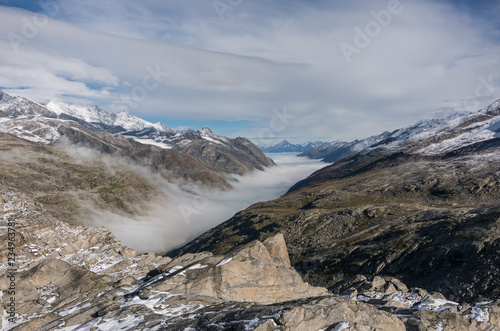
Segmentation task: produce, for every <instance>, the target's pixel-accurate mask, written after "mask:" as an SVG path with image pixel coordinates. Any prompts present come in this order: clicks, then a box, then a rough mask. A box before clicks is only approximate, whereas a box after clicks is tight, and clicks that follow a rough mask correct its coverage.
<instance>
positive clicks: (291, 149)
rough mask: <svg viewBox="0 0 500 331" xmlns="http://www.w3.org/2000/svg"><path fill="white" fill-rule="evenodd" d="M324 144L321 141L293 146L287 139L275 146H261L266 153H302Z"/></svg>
mask: <svg viewBox="0 0 500 331" xmlns="http://www.w3.org/2000/svg"><path fill="white" fill-rule="evenodd" d="M322 144H324V142H321V141H315V142H308V143H303V144H292V143H290V142H288V141H287V140H286V139H284V140H283V141H281V142H279V143H277V144H275V145H259V147H260V149H262V150H263V151H264V152H265V153H301V152H305V151H307V150H310V149H313V148H315V147H317V146H320V145H322Z"/></svg>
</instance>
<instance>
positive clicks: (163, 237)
mask: <svg viewBox="0 0 500 331" xmlns="http://www.w3.org/2000/svg"><path fill="white" fill-rule="evenodd" d="M271 156H272V157H273V158H274V160H275V162H276V163H277V164H278V165H279V166H278V167H273V168H268V169H266V170H265V171H256V172H254V173H253V174H250V175H245V176H238V177H235V178H234V179H235V180H237V182H234V184H233V186H234V190H231V191H229V192H214V191H210V192H206V191H200V190H199V188H196V187H191V188H190V189H189V190H186V187H182V188H181V187H180V186H178V185H175V184H172V183H166V182H165V181H164V180H162V179H161V178H155V179H154V183H155V185H156V186H157V187H158V188H159V189H160V190H161V191H162V192H163V193H164V194H165V195H166V196H167V198H168V202H167V203H162V204H158V203H152V204H151V205H150V207H149V212H148V213H147V215H144V216H136V217H129V216H124V215H118V214H114V213H111V212H109V211H98V210H95V209H94V211H93V212H92V213H91V214H90V215H88V217H86V218H85V219H87V220H88V223H87V224H86V225H91V226H105V227H107V228H108V229H110V230H111V231H112V232H113V234H114V235H115V236H116V237H117V238H118V239H119V240H121V241H122V243H123V244H124V245H126V246H129V247H132V248H133V249H135V250H137V251H139V252H149V251H155V252H157V253H165V252H166V251H169V250H171V249H173V248H176V247H178V246H180V245H182V244H184V243H186V242H188V241H190V240H192V239H194V238H195V237H196V236H198V235H200V234H201V233H203V232H205V231H207V230H209V229H211V228H212V227H214V226H216V225H218V224H220V223H222V222H224V221H225V220H227V219H229V218H230V217H231V216H233V215H234V214H235V213H237V212H238V211H240V210H243V209H245V208H247V207H248V206H250V205H251V204H253V203H256V202H259V201H267V200H271V199H275V198H277V197H279V196H280V195H282V194H284V193H285V192H286V191H287V190H288V189H289V188H290V187H291V186H292V185H293V184H295V183H296V182H297V181H299V180H300V179H303V178H305V177H307V176H308V175H310V174H311V173H312V172H314V171H315V170H318V169H320V168H322V167H324V166H326V164H325V163H323V162H320V161H318V160H309V159H307V158H298V157H296V156H295V155H292V154H274V155H271ZM143 175H144V176H146V177H147V176H152V175H151V174H147V173H143Z"/></svg>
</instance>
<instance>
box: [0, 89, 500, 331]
mask: <svg viewBox="0 0 500 331" xmlns="http://www.w3.org/2000/svg"><path fill="white" fill-rule="evenodd" d="M155 145H157V146H155ZM158 145H159V146H158ZM284 145H286V143H285V144H284ZM160 146H161V147H160ZM313 151H314V152H313ZM310 153H311V154H310V155H309V156H310V157H318V158H324V159H325V160H327V159H328V160H330V162H334V163H333V164H331V165H326V166H325V167H324V168H322V169H320V170H318V171H316V172H315V173H313V174H311V175H310V176H309V177H307V178H305V179H303V180H301V181H300V182H298V183H296V184H295V185H294V186H293V187H292V188H290V190H289V191H288V192H287V193H286V194H284V195H283V196H281V197H280V198H278V199H275V200H272V201H267V202H259V203H256V204H254V205H252V206H250V207H248V208H247V209H245V210H242V211H240V212H238V213H237V214H235V215H234V216H233V217H232V218H230V219H229V220H227V221H226V222H223V223H221V224H220V225H218V226H216V227H215V228H213V229H210V230H208V231H207V232H205V233H203V234H201V235H200V236H198V237H197V238H196V239H194V240H192V241H190V242H188V243H187V244H185V245H183V246H182V247H179V248H177V249H175V250H173V251H170V252H168V253H167V254H157V253H154V252H149V253H145V254H139V253H138V252H137V251H135V250H134V249H132V248H129V247H125V246H124V245H123V244H122V243H121V242H120V241H118V240H117V239H116V238H115V236H114V235H113V233H111V232H110V231H109V230H107V229H106V228H103V227H88V226H85V220H86V219H87V218H89V217H90V216H91V215H92V213H93V212H95V210H102V211H104V212H103V213H101V214H99V215H100V216H103V217H109V215H110V214H113V215H115V216H116V215H119V216H123V215H141V214H144V213H146V212H147V210H148V209H151V207H152V206H154V205H166V204H168V203H172V202H171V201H170V200H169V199H171V196H168V195H166V194H165V192H166V191H167V189H170V188H171V187H172V185H173V184H177V185H178V187H179V188H180V190H179V191H175V193H177V194H180V193H181V191H182V192H186V191H187V192H195V193H196V190H197V188H203V189H205V190H209V191H210V192H216V191H217V190H219V191H220V190H230V189H231V175H234V174H240V173H248V172H249V171H252V170H254V169H260V168H264V167H266V166H272V165H273V163H272V161H271V160H270V159H268V158H266V157H265V156H264V154H263V153H262V151H260V150H259V149H258V148H257V147H256V146H255V145H253V144H252V143H250V142H249V141H248V140H246V139H244V138H237V139H228V138H224V137H219V136H217V135H214V134H213V133H212V132H211V131H210V130H209V129H207V128H204V129H202V130H198V131H194V130H186V131H182V132H179V131H175V130H172V129H169V128H167V127H165V126H164V125H163V124H161V123H157V124H152V123H149V122H146V121H143V120H141V119H138V118H136V117H134V116H131V115H130V114H126V113H119V114H112V113H107V112H105V111H103V110H102V109H100V108H99V107H97V106H91V107H76V106H68V105H63V104H59V103H57V104H56V103H49V104H48V105H47V106H43V105H40V104H37V103H34V102H31V101H29V100H27V99H24V98H17V97H11V96H9V95H7V94H4V93H1V92H0V190H1V194H0V227H1V228H2V229H6V230H4V231H2V232H0V248H2V249H1V250H0V260H1V261H2V262H3V263H2V264H0V272H1V273H2V274H7V275H8V277H1V278H0V301H1V303H2V306H3V315H2V319H0V323H1V324H0V327H1V328H2V329H8V330H16V331H24V330H117V329H127V330H169V331H170V330H184V331H185V330H255V331H271V330H272V331H275V330H281V331H285V330H287V331H291V330H293V331H302V330H303V331H309V330H322V331H324V330H336V331H340V330H373V331H375V330H391V331H392V330H394V331H403V330H478V331H479V330H499V329H500V281H499V279H500V278H499V277H498V275H500V258H499V254H498V253H499V252H500V203H499V201H500V101H497V102H495V103H494V104H492V105H490V106H489V107H487V108H485V109H482V110H480V111H477V112H474V113H470V114H465V115H459V114H457V115H453V116H449V117H446V118H443V119H432V120H425V121H421V122H419V123H416V124H415V125H412V126H409V127H406V128H402V129H399V130H396V131H394V132H390V133H389V132H384V133H382V134H380V135H378V136H373V137H370V138H367V139H364V140H359V141H355V142H351V143H340V142H337V143H328V144H323V146H322V147H321V145H320V146H317V147H316V148H315V149H313V150H311V151H310ZM214 194H215V193H214ZM193 197H196V195H194V196H193ZM161 217H167V215H161ZM116 220H122V218H114V221H116ZM221 221H223V220H221ZM137 224H138V227H135V224H134V226H133V228H134V229H138V231H140V229H141V228H140V226H141V224H140V222H137ZM180 224H184V226H189V224H188V223H182V222H181V223H180ZM125 226H127V225H126V224H124V227H125ZM129 226H130V225H129ZM165 226H167V225H165ZM12 254H15V259H12ZM13 289H14V290H15V291H14V290H13Z"/></svg>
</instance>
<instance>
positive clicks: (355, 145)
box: [299, 132, 390, 162]
mask: <svg viewBox="0 0 500 331" xmlns="http://www.w3.org/2000/svg"><path fill="white" fill-rule="evenodd" d="M389 135H390V132H384V133H382V134H379V135H375V136H371V137H368V138H365V139H361V140H354V141H351V142H346V141H332V142H329V143H323V144H320V145H318V146H316V147H314V148H312V149H309V150H306V151H305V152H303V153H302V154H300V155H299V156H307V157H309V158H312V159H323V160H324V161H325V162H336V161H338V160H340V159H342V158H345V157H349V156H352V155H354V154H357V153H359V152H361V151H363V150H365V149H367V148H368V147H370V146H373V145H375V144H377V143H379V142H381V141H383V140H385V139H387V137H388V136H389Z"/></svg>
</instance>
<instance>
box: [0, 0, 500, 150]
mask: <svg viewBox="0 0 500 331" xmlns="http://www.w3.org/2000/svg"><path fill="white" fill-rule="evenodd" d="M499 55H500V3H499V2H498V1H493V0H491V1H469V0H454V1H451V0H449V1H448V0H434V1H430V0H429V1H426V0H400V1H398V0H385V1H379V0H357V1H348V0H337V1H332V0H330V1H327V0H313V1H306V0H288V1H284V0H276V1H263V0H252V1H249V0H186V1H178V0H177V1H173V0H143V1H124V0H87V1H76V0H45V1H44V0H41V1H26V0H0V88H1V89H3V90H4V92H6V93H8V94H11V95H19V96H24V97H27V98H30V99H32V100H34V101H37V102H40V103H46V102H48V101H49V100H56V101H57V100H60V101H64V102H69V103H75V104H89V103H96V104H98V105H99V106H101V107H102V108H104V109H106V110H109V111H114V112H116V111H121V110H125V111H128V112H129V113H131V114H134V115H136V116H139V117H141V118H144V119H146V120H149V121H151V122H158V121H161V122H163V123H164V124H165V125H167V126H169V127H173V128H184V127H193V128H195V129H199V128H201V127H203V126H209V127H211V128H212V129H213V130H214V132H215V133H217V134H221V135H226V136H230V137H236V136H245V137H248V138H251V139H253V141H254V142H257V143H260V144H266V143H274V142H277V141H280V140H282V139H284V138H286V139H288V140H289V141H291V142H295V143H297V142H306V141H315V140H323V141H332V140H345V141H350V140H353V139H362V138H365V137H368V136H370V135H375V134H378V133H381V132H383V131H386V130H387V131H392V130H394V129H397V128H400V127H403V126H406V125H410V124H412V123H414V122H416V121H418V120H421V119H427V118H436V117H442V116H445V115H449V114H450V113H453V112H469V111H475V110H478V109H480V108H482V107H485V106H487V105H488V104H490V103H492V102H493V101H495V100H497V99H499V98H500V66H499V60H500V56H499Z"/></svg>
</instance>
